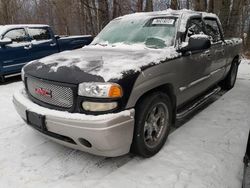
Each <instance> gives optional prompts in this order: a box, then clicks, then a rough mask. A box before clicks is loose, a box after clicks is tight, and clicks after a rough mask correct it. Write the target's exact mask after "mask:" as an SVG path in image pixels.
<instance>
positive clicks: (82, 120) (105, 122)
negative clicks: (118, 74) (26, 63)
mask: <svg viewBox="0 0 250 188" xmlns="http://www.w3.org/2000/svg"><path fill="white" fill-rule="evenodd" d="M13 103H14V105H15V108H16V110H17V112H18V113H19V115H20V116H21V117H22V118H23V119H24V120H25V121H26V120H27V118H26V111H27V110H29V111H31V112H35V113H37V114H40V115H44V116H45V125H46V128H47V132H48V133H52V135H53V134H54V133H55V134H57V135H61V136H64V137H68V138H70V139H72V140H73V141H74V142H75V143H70V142H67V141H64V140H61V139H57V138H56V137H54V136H51V135H50V136H48V134H46V132H42V133H43V134H45V135H46V136H47V137H49V138H50V139H52V140H54V141H56V142H58V143H60V144H63V145H65V146H68V147H71V148H74V149H78V150H82V151H85V152H89V153H92V154H95V155H102V156H108V157H116V156H120V155H124V154H126V153H128V152H129V150H130V146H131V143H132V138H133V130H134V109H131V110H126V111H123V112H120V113H116V114H107V115H99V116H92V115H84V114H76V113H68V112H61V111H56V110H51V109H47V108H44V107H41V106H38V105H36V104H35V103H33V102H32V101H30V100H29V99H28V97H27V95H26V92H25V90H24V89H23V90H20V91H19V92H17V93H15V94H14V96H13ZM83 140H84V141H88V142H89V143H90V145H91V147H90V145H88V146H86V144H84V143H86V142H83Z"/></svg>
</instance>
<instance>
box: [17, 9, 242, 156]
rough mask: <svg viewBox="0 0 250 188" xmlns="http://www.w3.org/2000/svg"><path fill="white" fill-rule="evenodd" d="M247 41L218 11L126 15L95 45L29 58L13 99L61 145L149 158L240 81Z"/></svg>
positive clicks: (26, 117)
mask: <svg viewBox="0 0 250 188" xmlns="http://www.w3.org/2000/svg"><path fill="white" fill-rule="evenodd" d="M241 43H242V42H241V39H237V38H233V39H225V38H224V36H223V31H222V27H221V23H220V20H219V19H218V17H217V16H216V15H214V14H208V13H203V12H195V11H188V10H181V11H174V10H166V11H161V12H151V13H135V14H131V15H125V16H122V17H119V18H116V19H114V20H113V21H111V22H110V23H109V24H108V25H107V26H106V27H105V28H104V29H103V30H102V31H101V32H100V33H99V35H98V36H97V37H96V38H95V39H94V40H93V42H92V43H91V44H90V45H89V46H86V47H83V48H82V49H79V50H74V51H71V52H62V53H59V54H56V55H52V56H49V57H46V58H43V59H40V60H37V61H35V62H31V63H29V64H27V65H26V66H25V67H24V68H23V70H22V79H23V82H24V85H25V89H22V90H21V91H18V92H17V93H16V94H14V97H13V102H14V104H15V107H16V110H17V112H18V113H19V114H20V116H21V117H22V118H23V119H24V120H25V121H26V122H27V124H28V125H30V126H31V127H33V128H34V129H36V130H38V131H39V132H40V133H42V134H43V135H46V136H48V137H49V138H51V139H53V140H54V141H56V142H59V143H61V144H63V145H66V146H69V147H71V148H75V149H79V150H82V151H86V152H89V153H92V154H96V155H103V156H110V157H115V156H119V155H123V154H126V153H128V152H130V151H131V152H133V153H136V154H138V155H141V156H143V157H151V156H153V155H154V154H156V153H157V152H158V151H159V150H160V149H161V148H162V147H163V145H164V143H165V142H166V139H167V137H168V134H169V132H170V127H171V126H172V125H173V124H174V123H175V120H176V119H177V118H182V117H184V116H185V115H186V114H187V113H189V110H190V109H192V108H194V107H196V106H199V104H201V103H202V102H203V101H204V100H206V99H207V98H208V97H209V96H211V95H212V94H214V93H215V92H217V91H218V90H219V88H223V89H231V88H232V87H233V86H234V84H235V81H236V77H237V70H238V65H239V63H240V51H241ZM198 99H199V100H198Z"/></svg>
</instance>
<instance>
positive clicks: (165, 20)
mask: <svg viewBox="0 0 250 188" xmlns="http://www.w3.org/2000/svg"><path fill="white" fill-rule="evenodd" d="M174 22H175V20H174V19H169V18H156V19H154V20H153V21H152V24H153V25H173V24H174Z"/></svg>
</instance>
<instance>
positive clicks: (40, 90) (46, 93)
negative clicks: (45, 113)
mask: <svg viewBox="0 0 250 188" xmlns="http://www.w3.org/2000/svg"><path fill="white" fill-rule="evenodd" d="M35 93H36V94H38V95H42V96H44V97H50V98H52V91H51V90H47V89H43V88H35Z"/></svg>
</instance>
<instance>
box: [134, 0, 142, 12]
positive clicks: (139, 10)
mask: <svg viewBox="0 0 250 188" xmlns="http://www.w3.org/2000/svg"><path fill="white" fill-rule="evenodd" d="M136 11H137V12H142V11H143V0H138V1H137V4H136Z"/></svg>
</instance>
